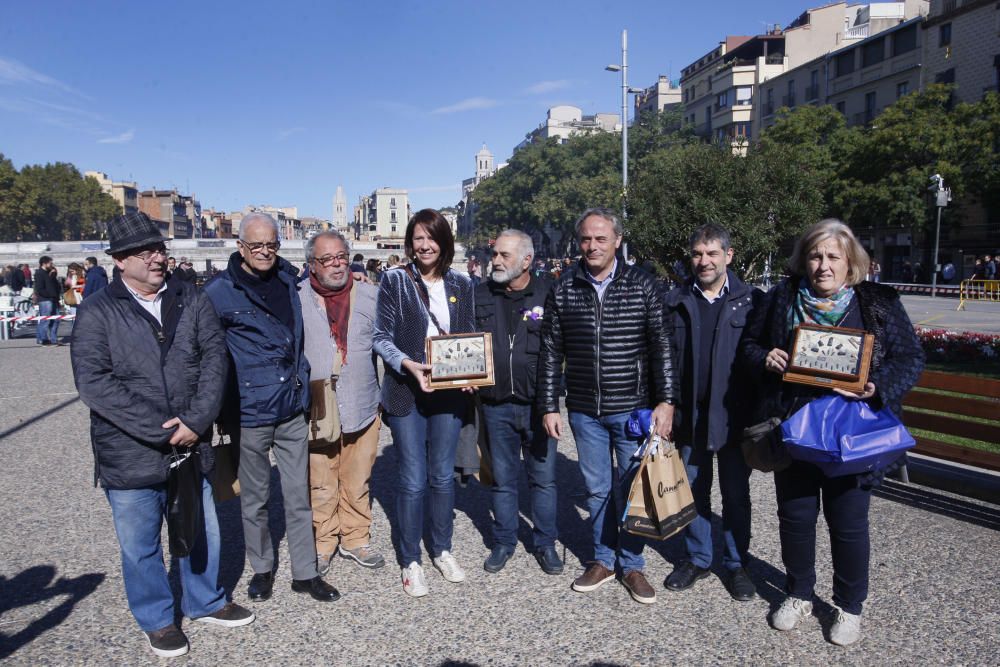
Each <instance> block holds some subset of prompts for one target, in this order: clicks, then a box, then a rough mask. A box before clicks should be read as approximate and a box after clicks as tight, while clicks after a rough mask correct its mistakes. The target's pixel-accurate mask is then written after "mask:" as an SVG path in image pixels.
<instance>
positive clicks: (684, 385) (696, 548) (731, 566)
mask: <svg viewBox="0 0 1000 667" xmlns="http://www.w3.org/2000/svg"><path fill="white" fill-rule="evenodd" d="M689 249H690V253H691V254H690V257H691V274H692V275H691V277H690V278H688V279H687V280H686V281H685V282H684V283H682V284H681V285H679V286H677V287H675V288H674V289H673V290H671V291H670V293H669V294H668V295H667V299H666V312H665V318H666V327H667V332H668V333H669V334H670V336H671V339H672V340H673V345H674V350H673V351H674V362H675V363H676V365H677V368H678V376H679V377H680V380H681V384H680V386H681V397H680V403H679V404H678V406H677V413H676V416H675V419H674V435H675V437H676V440H677V444H678V446H679V447H680V452H681V457H682V458H683V459H684V463H685V465H686V467H687V476H688V482H689V483H690V484H691V492H692V494H693V495H694V503H695V509H696V510H697V512H698V516H697V518H695V520H694V521H693V522H691V523H690V524H688V527H687V528H686V529H685V531H684V542H685V546H686V547H687V559H686V560H685V561H684V562H683V563H682V564H681V565H679V566H678V567H677V568H675V569H674V571H673V572H672V573H671V574H670V576H669V577H667V580H666V587H667V590H671V591H684V590H687V589H689V588H691V587H692V586H693V585H694V584H695V582H696V581H698V580H699V579H702V578H704V577H707V576H708V574H709V568H710V567H711V565H712V554H713V553H714V551H713V548H712V466H713V461H712V459H713V458H714V457H715V455H717V456H718V459H719V490H720V491H721V493H722V539H723V550H722V554H723V564H724V565H725V567H726V571H727V572H728V573H729V575H728V576H729V578H728V581H727V584H728V586H729V593H730V595H732V596H733V598H734V599H736V600H741V601H745V600H750V599H752V598H753V596H754V585H753V581H752V580H751V579H750V575H749V574H747V571H746V569H745V568H746V559H747V550H748V549H749V547H750V468H749V467H748V466H747V464H746V462H745V461H744V460H743V452H742V451H741V450H740V445H739V436H740V433H741V430H742V428H743V427H744V426H746V425H747V424H746V421H747V411H748V406H749V405H751V403H752V396H749V395H747V394H746V393H745V388H746V387H748V386H749V384H750V383H749V382H747V381H746V380H745V379H742V378H741V377H740V374H739V373H738V372H737V366H736V350H737V348H738V346H739V343H740V336H741V335H742V333H743V329H744V327H745V326H746V322H747V317H748V316H749V314H750V312H751V311H752V309H753V306H754V302H755V300H757V299H759V297H758V296H757V295H760V296H763V292H759V291H756V290H754V289H753V288H751V287H748V286H747V285H746V284H745V283H743V281H741V280H740V279H739V278H738V277H736V274H734V273H733V272H732V271H730V270H729V269H728V267H729V264H730V262H732V260H733V249H732V247H731V246H730V240H729V232H727V231H726V230H725V229H724V228H722V227H720V226H718V225H714V224H707V225H702V226H701V227H699V228H698V229H696V230H695V231H694V233H693V234H692V235H691V241H690V244H689Z"/></svg>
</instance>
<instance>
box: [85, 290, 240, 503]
mask: <svg viewBox="0 0 1000 667" xmlns="http://www.w3.org/2000/svg"><path fill="white" fill-rule="evenodd" d="M161 317H162V321H163V326H162V327H161V326H160V325H159V324H158V323H157V321H156V319H155V318H154V317H153V316H152V315H150V314H149V313H147V312H145V311H144V310H143V309H142V308H141V307H140V306H139V304H138V303H136V302H135V299H134V298H132V295H131V294H129V292H128V290H127V289H126V287H125V285H124V284H123V283H122V281H121V278H120V277H118V276H116V277H115V279H114V280H113V281H112V282H111V284H110V285H108V287H106V288H105V289H103V290H101V291H99V292H98V293H96V294H94V295H93V296H91V297H89V298H87V299H86V300H84V302H83V303H81V304H80V307H79V309H78V310H77V319H76V325H75V326H74V327H73V348H72V362H73V377H74V379H75V380H76V388H77V390H78V391H79V392H80V400H81V401H83V403H84V404H85V405H86V406H87V407H88V408H90V437H91V442H92V444H93V448H94V464H95V468H96V470H95V476H97V477H99V478H100V481H101V485H102V486H103V487H104V488H107V489H136V488H142V487H146V486H151V485H154V484H159V483H162V482H165V481H166V479H167V466H168V460H167V456H168V454H169V452H170V445H169V440H170V436H171V434H172V430H169V429H164V428H163V427H162V424H163V423H164V422H166V421H167V420H168V419H170V418H172V417H180V419H181V421H182V422H184V424H185V425H187V426H188V428H190V429H191V430H192V431H194V432H195V433H199V434H201V436H202V443H203V444H202V446H201V447H200V448H199V451H200V453H201V454H202V456H201V458H202V467H203V468H204V467H206V466H207V465H209V461H208V459H209V457H210V456H211V449H212V448H211V444H210V443H211V434H212V424H213V422H214V421H215V418H216V416H217V415H218V414H219V408H220V407H221V405H222V396H223V390H224V388H225V383H226V374H227V371H228V368H229V361H228V358H227V356H226V339H225V336H224V334H223V332H222V328H221V326H220V325H219V318H218V317H217V316H216V314H215V309H214V308H212V304H211V302H210V301H209V300H208V297H206V296H205V295H204V293H202V292H200V291H198V290H196V289H195V287H194V286H193V285H190V284H188V283H183V282H176V283H169V284H168V286H167V289H166V291H164V292H163V302H162V309H161Z"/></svg>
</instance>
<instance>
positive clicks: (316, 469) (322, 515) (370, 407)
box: [299, 231, 385, 574]
mask: <svg viewBox="0 0 1000 667" xmlns="http://www.w3.org/2000/svg"><path fill="white" fill-rule="evenodd" d="M305 250H306V261H307V262H308V264H309V279H308V280H303V281H302V282H301V283H299V298H300V299H301V301H302V321H303V325H304V329H305V355H306V358H307V359H308V360H309V366H310V368H311V371H310V377H309V389H310V396H311V397H312V405H311V408H310V416H309V486H310V489H311V494H312V509H313V529H314V532H315V534H316V558H317V568H318V569H319V571H320V573H321V574H325V573H326V572H327V570H329V568H330V560H331V559H332V558H333V555H334V554H335V553H339V554H340V556H341V557H342V558H346V559H348V560H353V561H354V562H356V563H357V564H359V565H361V566H362V567H366V568H378V567H382V566H383V565H385V559H384V558H383V557H382V555H381V554H380V553H379V552H378V551H377V550H376V549H375V548H374V547H373V546H372V544H371V542H370V539H371V533H370V529H371V523H372V512H371V499H370V497H369V492H368V487H369V482H370V480H371V473H372V466H373V465H374V463H375V456H376V450H377V448H378V433H379V427H380V426H381V424H382V421H381V418H380V415H379V407H378V403H379V384H378V374H377V372H376V367H375V358H374V356H373V355H372V333H373V330H374V325H375V301H376V296H377V294H378V290H377V289H376V287H375V286H374V285H370V284H366V283H363V282H358V281H355V279H354V278H353V276H352V275H351V266H350V248H349V247H348V243H347V239H345V238H344V236H343V235H342V234H340V233H339V232H335V231H326V232H322V233H320V234H317V235H316V236H314V237H312V238H311V239H309V240H308V241H307V242H306V248H305Z"/></svg>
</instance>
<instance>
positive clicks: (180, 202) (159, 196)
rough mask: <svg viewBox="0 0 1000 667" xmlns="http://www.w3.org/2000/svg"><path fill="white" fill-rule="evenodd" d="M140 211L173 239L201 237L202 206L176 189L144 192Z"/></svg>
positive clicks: (140, 196)
mask: <svg viewBox="0 0 1000 667" xmlns="http://www.w3.org/2000/svg"><path fill="white" fill-rule="evenodd" d="M138 204H139V210H140V211H142V212H143V213H145V214H146V215H148V216H149V217H150V218H152V219H153V220H155V221H156V222H157V223H158V224H159V226H160V231H161V232H162V233H163V234H165V235H166V236H168V237H170V238H173V239H193V238H199V237H200V236H201V204H200V203H199V202H198V200H197V199H195V197H194V195H182V194H180V193H179V192H177V190H176V189H171V190H157V189H156V188H153V189H151V190H143V191H142V192H140V193H139V198H138Z"/></svg>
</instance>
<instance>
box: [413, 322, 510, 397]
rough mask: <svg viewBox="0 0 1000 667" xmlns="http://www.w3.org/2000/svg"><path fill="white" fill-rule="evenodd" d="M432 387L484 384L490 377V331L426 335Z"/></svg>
mask: <svg viewBox="0 0 1000 667" xmlns="http://www.w3.org/2000/svg"><path fill="white" fill-rule="evenodd" d="M427 364H428V365H430V367H431V388H432V389H456V388H461V387H486V386H491V385H493V384H494V380H493V335H492V334H490V333H488V332H479V333H465V334H451V335H448V336H429V337H428V338H427Z"/></svg>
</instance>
